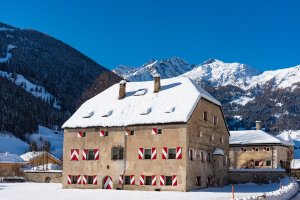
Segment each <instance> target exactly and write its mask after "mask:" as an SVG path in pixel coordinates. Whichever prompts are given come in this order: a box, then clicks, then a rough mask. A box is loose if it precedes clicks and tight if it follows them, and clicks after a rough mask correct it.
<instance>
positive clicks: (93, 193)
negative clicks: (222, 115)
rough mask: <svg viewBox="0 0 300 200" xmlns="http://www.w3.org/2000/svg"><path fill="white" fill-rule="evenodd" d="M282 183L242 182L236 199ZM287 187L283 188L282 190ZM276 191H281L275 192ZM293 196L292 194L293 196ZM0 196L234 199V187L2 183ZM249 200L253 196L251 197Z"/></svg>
mask: <svg viewBox="0 0 300 200" xmlns="http://www.w3.org/2000/svg"><path fill="white" fill-rule="evenodd" d="M283 182H284V184H287V183H288V179H285V180H284V181H283ZM290 186H293V189H294V190H293V193H289V195H291V196H292V195H294V194H295V192H296V190H297V189H298V188H297V187H298V185H297V184H296V183H293V184H292V185H290ZM278 188H279V184H277V183H273V184H268V185H256V184H240V185H236V186H235V198H236V199H247V197H250V196H258V195H261V194H263V193H267V192H272V191H275V190H278ZM286 189H287V188H283V189H282V192H281V193H283V192H284V191H286ZM275 194H278V192H277V193H275ZM291 196H290V197H291ZM0 197H1V199H2V198H3V199H5V200H40V199H43V200H53V199H55V200H68V199H70V200H71V199H72V200H82V199H85V200H95V199H101V200H106V199H114V200H118V199H120V200H127V199H128V200H129V199H130V200H135V199H137V200H140V199H143V200H152V199H153V200H157V199H159V200H164V199H167V200H169V199H172V200H177V199H178V200H179V199H180V200H181V199H189V200H196V199H197V200H199V199H205V200H206V199H207V200H222V199H226V200H228V199H231V198H232V193H231V186H230V185H229V186H226V187H223V188H209V189H203V190H197V191H192V192H154V191H151V192H145V191H126V190H102V189H96V190H91V189H85V190H83V189H62V186H61V184H59V183H0ZM286 198H289V197H288V196H284V197H283V196H282V197H279V196H277V197H276V198H267V199H286ZM248 199H250V198H248Z"/></svg>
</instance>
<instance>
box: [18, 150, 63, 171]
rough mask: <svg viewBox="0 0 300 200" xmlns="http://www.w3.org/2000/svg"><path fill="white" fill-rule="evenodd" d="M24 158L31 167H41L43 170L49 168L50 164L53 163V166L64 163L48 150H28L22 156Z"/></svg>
mask: <svg viewBox="0 0 300 200" xmlns="http://www.w3.org/2000/svg"><path fill="white" fill-rule="evenodd" d="M20 157H21V158H22V159H23V160H25V161H26V162H27V163H28V164H27V165H28V166H29V167H34V168H40V169H41V170H47V169H48V168H47V166H48V164H52V165H51V166H53V164H54V165H58V166H61V165H62V161H61V160H59V159H58V158H56V157H55V156H53V155H51V154H50V153H48V152H46V151H31V152H27V153H25V154H23V155H21V156H20Z"/></svg>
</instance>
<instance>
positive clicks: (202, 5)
mask: <svg viewBox="0 0 300 200" xmlns="http://www.w3.org/2000/svg"><path fill="white" fill-rule="evenodd" d="M0 2H1V11H0V21H1V22H4V23H7V24H11V25H14V26H17V27H21V28H33V29H37V30H39V31H41V32H44V33H47V34H49V35H52V36H54V37H55V38H58V39H60V40H62V41H64V42H65V43H67V44H69V45H71V46H73V47H74V48H76V49H78V50H79V51H81V52H82V53H84V54H86V55H87V56H89V57H90V58H92V59H94V60H95V61H96V62H98V63H99V64H101V65H103V66H105V67H107V68H110V69H113V68H115V67H116V66H118V65H119V64H125V65H130V66H139V65H141V64H143V63H145V62H146V61H148V60H149V59H151V58H155V59H162V58H168V57H170V56H178V57H181V58H183V59H185V60H187V61H188V62H189V63H194V64H198V63H201V62H203V61H204V60H207V59H209V58H218V59H220V60H223V61H225V62H241V63H247V64H250V65H252V66H254V67H256V68H258V69H260V70H267V69H277V68H284V67H290V66H294V65H297V64H300V56H299V52H300V49H299V48H300V39H299V38H300V15H299V14H298V13H299V8H300V1H297V0H294V1H292V0H287V1H284V0H278V1H276V0H272V1H271V0H263V1H262V0H251V1H243V0H235V1H234V0H226V1H225V0H224V1H222V0H207V1H204V0H203V1H201V0H194V1H193V0H184V1H181V0H178V1H177V0H126V1H123V0H119V1H116V0H107V1H104V0H103V1H101V0H85V1H79V0H65V1H62V0H60V1H59V0H43V1H40V0H35V1H34V0H26V1H23V0H19V1H17V0H9V1H7V0H4V1H2V0H0Z"/></svg>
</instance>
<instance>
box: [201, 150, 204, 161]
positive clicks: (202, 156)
mask: <svg viewBox="0 0 300 200" xmlns="http://www.w3.org/2000/svg"><path fill="white" fill-rule="evenodd" d="M201 161H202V162H204V152H203V151H201Z"/></svg>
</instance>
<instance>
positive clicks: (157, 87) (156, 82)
mask: <svg viewBox="0 0 300 200" xmlns="http://www.w3.org/2000/svg"><path fill="white" fill-rule="evenodd" d="M159 90H160V75H159V74H157V75H155V76H154V91H153V92H154V93H157V92H159Z"/></svg>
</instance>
